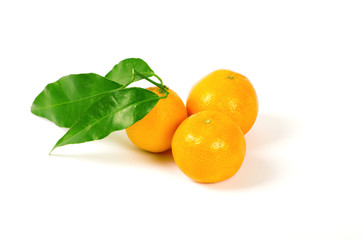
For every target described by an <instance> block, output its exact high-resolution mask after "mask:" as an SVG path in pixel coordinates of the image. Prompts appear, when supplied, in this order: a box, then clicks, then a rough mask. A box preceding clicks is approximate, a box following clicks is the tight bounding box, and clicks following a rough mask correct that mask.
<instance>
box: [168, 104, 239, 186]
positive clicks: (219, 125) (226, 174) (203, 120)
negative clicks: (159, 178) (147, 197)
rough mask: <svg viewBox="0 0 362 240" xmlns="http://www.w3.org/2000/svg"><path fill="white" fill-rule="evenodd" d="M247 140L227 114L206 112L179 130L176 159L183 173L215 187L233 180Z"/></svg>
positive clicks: (189, 119) (173, 147) (191, 119)
mask: <svg viewBox="0 0 362 240" xmlns="http://www.w3.org/2000/svg"><path fill="white" fill-rule="evenodd" d="M245 148H246V145H245V139H244V135H243V133H242V131H241V130H240V128H239V126H238V125H237V124H236V123H235V122H234V121H233V120H232V119H231V118H230V117H228V116H227V115H226V114H223V113H221V112H217V111H213V110H206V111H202V112H199V113H196V114H194V115H192V116H190V117H188V118H187V119H186V120H184V121H183V122H182V123H181V125H180V126H179V127H178V128H177V130H176V132H175V134H174V136H173V139H172V155H173V157H174V160H175V162H176V164H177V166H178V167H179V168H180V170H181V171H182V172H183V173H184V174H185V175H187V176H188V177H190V178H191V179H193V180H194V181H196V182H203V183H214V182H219V181H223V180H225V179H228V178H230V177H232V176H233V175H234V174H235V173H236V172H237V171H238V170H239V168H240V166H241V164H242V162H243V159H244V156H245Z"/></svg>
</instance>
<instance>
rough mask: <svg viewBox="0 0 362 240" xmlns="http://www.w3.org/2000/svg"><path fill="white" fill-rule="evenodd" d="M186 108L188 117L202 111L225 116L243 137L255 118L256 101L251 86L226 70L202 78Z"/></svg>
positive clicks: (189, 98) (256, 112)
mask: <svg viewBox="0 0 362 240" xmlns="http://www.w3.org/2000/svg"><path fill="white" fill-rule="evenodd" d="M186 108H187V112H188V113H189V115H192V114H195V113H198V112H201V111H203V110H217V111H220V112H223V113H225V114H227V115H228V116H229V117H231V118H232V119H234V121H235V122H236V123H237V124H238V125H239V126H240V128H241V130H242V131H243V133H244V134H246V133H247V132H248V131H249V130H250V128H251V127H252V126H253V124H254V122H255V120H256V116H257V114H258V99H257V96H256V93H255V90H254V87H253V86H252V84H251V82H250V81H249V80H248V79H247V78H246V77H245V76H243V75H241V74H239V73H236V72H232V71H229V70H224V69H221V70H217V71H214V72H212V73H210V74H209V75H207V76H205V77H204V78H202V79H201V80H200V81H199V82H197V83H196V84H195V85H194V86H193V87H192V89H191V91H190V94H189V96H188V98H187V102H186Z"/></svg>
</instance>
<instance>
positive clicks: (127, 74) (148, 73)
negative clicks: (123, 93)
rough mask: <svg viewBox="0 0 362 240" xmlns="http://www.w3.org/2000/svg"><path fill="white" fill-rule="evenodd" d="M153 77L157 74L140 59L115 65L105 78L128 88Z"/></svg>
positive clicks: (128, 59) (129, 59)
mask: <svg viewBox="0 0 362 240" xmlns="http://www.w3.org/2000/svg"><path fill="white" fill-rule="evenodd" d="M136 72H138V73H140V74H142V75H143V77H141V76H140V75H137V74H136ZM152 76H155V73H154V72H153V70H152V69H151V68H150V67H149V66H148V64H147V63H146V62H145V61H143V60H142V59H140V58H127V59H125V60H123V61H120V62H119V63H118V64H117V65H115V66H114V67H113V69H112V70H111V71H110V72H109V73H107V75H106V76H105V77H106V78H107V79H109V80H112V81H115V82H117V83H119V84H122V85H125V86H126V85H129V84H130V83H132V82H136V81H138V80H141V79H144V77H152Z"/></svg>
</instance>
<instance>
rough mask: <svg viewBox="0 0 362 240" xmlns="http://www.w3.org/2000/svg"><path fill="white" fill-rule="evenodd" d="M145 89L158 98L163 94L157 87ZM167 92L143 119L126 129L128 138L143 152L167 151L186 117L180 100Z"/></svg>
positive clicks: (172, 92)
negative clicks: (165, 96)
mask: <svg viewBox="0 0 362 240" xmlns="http://www.w3.org/2000/svg"><path fill="white" fill-rule="evenodd" d="M147 89H148V90H150V91H152V92H154V93H156V94H157V95H159V96H161V95H163V94H164V93H162V91H161V92H160V89H159V88H157V87H150V88H147ZM168 92H169V94H168V96H167V98H164V99H161V100H159V101H158V103H157V104H156V106H155V107H154V108H153V109H152V110H151V111H150V112H149V113H148V114H147V115H146V116H145V117H144V118H143V119H141V120H140V121H138V122H136V123H135V124H133V125H132V126H131V127H129V128H127V129H126V132H127V136H128V138H129V139H130V140H131V141H132V142H133V143H134V144H135V145H136V146H137V147H139V148H141V149H143V150H146V151H149V152H154V153H158V152H164V151H167V150H169V149H170V148H171V141H172V137H173V134H174V133H175V131H176V129H177V127H178V126H179V125H180V123H181V122H182V121H183V120H184V119H186V118H187V116H188V115H187V111H186V107H185V105H184V103H183V102H182V100H181V98H180V97H179V96H178V95H177V94H176V93H175V92H174V91H172V90H171V89H169V90H168Z"/></svg>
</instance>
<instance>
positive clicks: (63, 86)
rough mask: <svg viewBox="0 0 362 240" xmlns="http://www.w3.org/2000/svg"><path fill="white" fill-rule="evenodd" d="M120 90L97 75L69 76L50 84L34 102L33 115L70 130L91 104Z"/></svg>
mask: <svg viewBox="0 0 362 240" xmlns="http://www.w3.org/2000/svg"><path fill="white" fill-rule="evenodd" d="M121 87H122V85H120V84H118V83H115V82H113V81H110V80H108V79H106V78H105V77H102V76H100V75H98V74H95V73H89V74H73V75H68V76H65V77H62V78H60V79H59V80H58V81H56V82H53V83H50V84H48V85H47V86H46V87H45V89H44V90H43V91H42V92H41V93H40V94H39V95H38V96H37V97H36V98H35V100H34V102H33V105H32V106H31V112H32V113H33V114H35V115H37V116H40V117H44V118H47V119H49V120H50V121H52V122H54V123H55V124H56V125H58V126H60V127H67V128H69V127H71V126H72V125H73V123H74V122H75V121H76V120H77V119H78V118H79V116H80V115H81V113H82V112H83V111H84V110H86V109H87V108H88V107H89V106H90V105H91V104H93V103H94V102H96V101H98V100H99V99H100V98H101V97H103V96H104V94H106V93H109V92H110V91H114V90H115V89H119V88H121Z"/></svg>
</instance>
